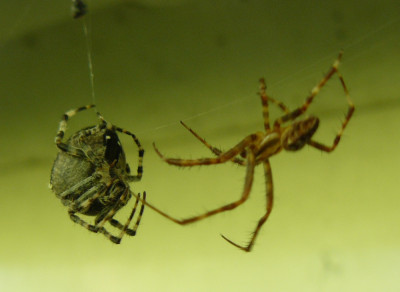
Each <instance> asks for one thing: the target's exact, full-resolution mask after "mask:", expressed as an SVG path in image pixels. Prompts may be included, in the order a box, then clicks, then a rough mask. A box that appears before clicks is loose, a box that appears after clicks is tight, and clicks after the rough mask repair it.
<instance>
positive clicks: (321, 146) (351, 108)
mask: <svg viewBox="0 0 400 292" xmlns="http://www.w3.org/2000/svg"><path fill="white" fill-rule="evenodd" d="M338 76H339V79H340V82H341V83H342V86H343V89H344V92H345V93H346V98H347V103H348V104H349V107H348V109H347V113H346V115H345V119H344V121H343V123H342V127H341V128H340V130H339V132H338V133H337V135H336V136H335V138H334V139H333V143H332V145H331V146H327V145H324V144H322V143H319V142H317V141H313V140H311V141H309V142H308V144H309V145H311V146H313V147H315V148H317V149H319V150H322V151H325V152H331V151H333V150H335V148H336V146H337V145H338V144H339V142H340V139H341V137H342V135H343V132H344V129H345V128H346V126H347V124H348V123H349V121H350V119H351V117H352V115H353V113H354V110H355V108H354V104H353V102H352V101H351V99H350V95H349V91H348V89H347V86H346V83H344V80H343V77H342V74H340V73H339V72H338Z"/></svg>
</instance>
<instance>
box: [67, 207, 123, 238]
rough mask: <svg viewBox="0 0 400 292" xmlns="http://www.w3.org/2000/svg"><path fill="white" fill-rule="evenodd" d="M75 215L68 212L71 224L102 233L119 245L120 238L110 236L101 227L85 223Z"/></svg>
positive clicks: (70, 210) (72, 211) (73, 212)
mask: <svg viewBox="0 0 400 292" xmlns="http://www.w3.org/2000/svg"><path fill="white" fill-rule="evenodd" d="M75 213H76V211H74V210H72V209H69V210H68V214H69V217H70V218H71V220H72V221H73V222H75V223H76V224H79V225H81V226H82V227H84V228H86V229H87V230H89V231H91V232H94V233H98V232H100V233H103V234H104V235H105V236H106V237H107V238H108V239H109V240H110V241H112V242H113V243H117V244H118V243H120V241H121V238H119V237H116V236H114V235H112V234H111V233H110V232H108V231H107V230H106V229H105V228H104V227H102V226H97V225H92V224H89V223H87V222H86V221H85V220H83V219H81V218H80V217H79V216H78V215H75Z"/></svg>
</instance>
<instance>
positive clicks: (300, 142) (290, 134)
mask: <svg viewBox="0 0 400 292" xmlns="http://www.w3.org/2000/svg"><path fill="white" fill-rule="evenodd" d="M318 125H319V119H318V118H316V117H309V118H307V119H304V120H301V121H297V122H294V123H293V124H292V125H290V126H289V127H287V128H286V129H285V130H284V131H283V133H282V139H281V143H282V146H283V148H284V149H285V150H288V151H297V150H300V149H301V148H303V147H304V145H305V144H307V143H308V142H309V141H310V140H311V137H312V136H313V135H314V133H315V131H316V130H317V129H318Z"/></svg>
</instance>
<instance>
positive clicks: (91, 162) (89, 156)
mask: <svg viewBox="0 0 400 292" xmlns="http://www.w3.org/2000/svg"><path fill="white" fill-rule="evenodd" d="M92 107H94V105H88V106H84V107H80V108H78V109H75V110H71V111H68V112H67V113H65V114H64V115H63V119H62V120H61V122H60V127H59V131H58V133H57V136H56V139H55V141H56V145H57V147H58V148H59V149H60V152H59V153H58V155H57V158H56V160H55V161H54V164H53V169H52V171H51V178H50V187H51V189H52V190H53V191H54V193H55V194H56V196H57V197H58V198H59V199H60V200H61V202H62V203H63V204H64V205H65V206H67V207H68V213H69V215H70V218H71V219H72V221H74V222H75V223H78V224H80V225H82V226H83V227H85V228H87V229H88V230H90V231H93V232H101V233H103V234H104V235H105V236H106V237H107V238H108V239H110V240H111V241H112V242H114V243H120V241H121V239H122V236H123V235H124V234H125V233H126V234H128V235H132V236H133V235H135V234H136V229H137V227H138V225H139V223H140V219H141V216H142V213H143V210H144V205H143V204H142V207H141V210H140V214H139V216H138V219H137V221H136V224H135V227H134V228H133V229H130V228H128V226H129V223H130V222H131V220H132V218H133V216H134V214H135V211H136V207H137V205H138V203H139V197H140V194H139V195H137V200H136V203H135V206H134V208H133V210H132V212H131V215H130V216H129V218H128V220H127V221H126V223H125V224H124V225H122V224H121V223H120V222H118V221H117V220H115V219H113V216H114V215H115V214H116V213H117V212H118V210H120V209H121V208H122V207H123V206H125V205H126V204H127V203H128V201H129V199H130V198H131V197H132V192H131V190H130V188H129V182H132V181H138V180H140V179H141V177H142V172H143V169H142V160H143V154H144V150H143V148H142V146H141V145H140V142H139V140H138V139H137V138H136V136H135V135H134V134H132V133H130V132H128V131H126V130H124V129H121V128H119V127H116V126H114V125H112V124H110V123H108V122H106V121H105V120H104V118H103V117H101V115H100V114H98V115H99V118H100V121H101V122H100V123H99V124H98V125H96V126H92V127H88V128H84V129H82V130H80V131H78V132H76V133H74V134H73V135H72V136H71V137H70V138H69V139H68V140H67V141H66V143H64V142H62V138H63V137H64V134H65V131H66V127H67V121H68V120H69V118H70V117H72V116H74V115H75V114H76V113H78V112H80V111H82V110H86V109H89V108H92ZM117 131H118V132H120V133H124V134H127V135H129V136H131V137H132V138H133V140H134V142H135V143H136V145H137V146H138V148H139V163H138V171H137V175H135V176H133V175H131V174H130V169H129V165H128V164H127V163H126V158H125V153H124V150H123V148H122V145H121V142H120V141H119V138H118V135H117ZM145 196H146V194H145V193H144V194H143V200H144V201H145ZM76 213H80V214H83V215H88V216H95V218H94V225H91V224H89V223H87V222H86V221H84V220H83V219H81V218H80V217H78V216H77V215H76ZM106 222H109V223H110V224H111V225H113V226H115V227H117V228H118V229H120V230H121V232H120V234H119V236H114V235H111V234H110V233H109V232H108V231H107V229H106V228H105V227H104V224H105V223H106Z"/></svg>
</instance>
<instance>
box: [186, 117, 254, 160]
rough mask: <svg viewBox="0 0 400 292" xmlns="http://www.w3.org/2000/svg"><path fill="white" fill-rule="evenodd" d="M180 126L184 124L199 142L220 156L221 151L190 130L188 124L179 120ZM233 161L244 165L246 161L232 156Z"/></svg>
mask: <svg viewBox="0 0 400 292" xmlns="http://www.w3.org/2000/svg"><path fill="white" fill-rule="evenodd" d="M181 124H182V126H184V127H185V128H186V129H187V130H188V131H189V132H190V133H192V134H193V136H195V137H196V138H197V139H198V140H199V141H200V142H201V143H203V144H204V145H205V146H206V147H207V148H208V149H210V150H211V152H212V153H214V154H215V155H217V156H220V155H221V154H222V153H223V151H222V150H221V149H219V148H217V147H214V146H212V145H210V144H209V143H208V142H207V141H206V140H205V139H204V138H202V137H200V136H199V135H198V134H197V133H196V132H195V131H194V130H192V129H191V128H190V127H189V126H187V125H186V124H185V123H184V122H182V121H181ZM231 160H232V161H233V162H235V163H237V164H239V165H246V162H245V161H244V160H243V159H240V158H238V157H234V158H232V159H231Z"/></svg>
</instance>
